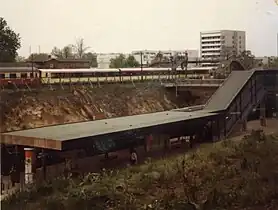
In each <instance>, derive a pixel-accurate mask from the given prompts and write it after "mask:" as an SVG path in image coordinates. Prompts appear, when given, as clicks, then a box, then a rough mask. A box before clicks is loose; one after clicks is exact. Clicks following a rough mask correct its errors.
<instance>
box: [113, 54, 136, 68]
mask: <svg viewBox="0 0 278 210" xmlns="http://www.w3.org/2000/svg"><path fill="white" fill-rule="evenodd" d="M139 66H140V64H139V63H138V62H137V61H136V60H135V58H134V56H132V55H129V56H128V57H127V58H126V57H125V56H124V55H123V54H120V55H119V56H117V57H116V58H112V59H111V60H110V65H109V67H110V68H132V67H139Z"/></svg>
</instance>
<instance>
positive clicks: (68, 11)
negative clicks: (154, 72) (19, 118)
mask: <svg viewBox="0 0 278 210" xmlns="http://www.w3.org/2000/svg"><path fill="white" fill-rule="evenodd" d="M0 5H1V6H0V16H3V17H4V18H5V19H6V20H7V21H8V24H9V25H10V26H11V27H12V28H13V29H14V30H15V31H16V32H18V33H20V35H21V37H22V47H21V49H20V51H19V54H20V55H23V56H27V55H28V54H29V47H30V46H32V51H33V52H38V46H39V45H40V50H41V52H50V51H51V49H52V48H53V46H57V47H63V46H65V45H67V44H71V43H74V42H75V40H76V38H78V37H83V38H84V39H85V43H86V44H87V45H89V46H90V47H91V50H92V51H94V52H130V51H132V50H139V49H155V50H158V49H161V50H167V49H172V50H174V49H177V50H183V49H199V45H200V44H199V33H200V31H203V30H218V29H237V30H245V31H246V32H247V48H248V49H251V50H252V51H253V52H254V53H255V54H256V55H257V56H262V55H276V48H277V33H278V5H276V4H275V0H79V1H78V0H47V1H46V0H9V1H8V0H0Z"/></svg>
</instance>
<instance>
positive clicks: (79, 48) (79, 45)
mask: <svg viewBox="0 0 278 210" xmlns="http://www.w3.org/2000/svg"><path fill="white" fill-rule="evenodd" d="M89 48H90V47H88V46H86V45H85V43H84V39H83V38H79V39H78V40H77V41H76V44H75V45H74V49H75V51H76V55H77V57H78V58H83V57H84V55H85V53H86V51H87V50H88V49H89Z"/></svg>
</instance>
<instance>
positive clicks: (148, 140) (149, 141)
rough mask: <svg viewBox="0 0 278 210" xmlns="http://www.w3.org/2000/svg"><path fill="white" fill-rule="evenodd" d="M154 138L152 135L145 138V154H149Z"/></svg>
mask: <svg viewBox="0 0 278 210" xmlns="http://www.w3.org/2000/svg"><path fill="white" fill-rule="evenodd" d="M152 141H153V136H152V134H150V135H147V136H146V137H145V152H149V151H150V150H151V147H152Z"/></svg>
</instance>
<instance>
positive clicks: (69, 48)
mask: <svg viewBox="0 0 278 210" xmlns="http://www.w3.org/2000/svg"><path fill="white" fill-rule="evenodd" d="M61 51H62V55H63V58H71V57H73V52H72V51H73V46H72V45H67V46H65V47H64V48H63V49H62V50H61Z"/></svg>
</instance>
